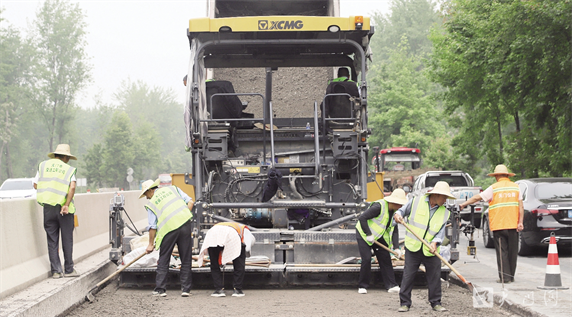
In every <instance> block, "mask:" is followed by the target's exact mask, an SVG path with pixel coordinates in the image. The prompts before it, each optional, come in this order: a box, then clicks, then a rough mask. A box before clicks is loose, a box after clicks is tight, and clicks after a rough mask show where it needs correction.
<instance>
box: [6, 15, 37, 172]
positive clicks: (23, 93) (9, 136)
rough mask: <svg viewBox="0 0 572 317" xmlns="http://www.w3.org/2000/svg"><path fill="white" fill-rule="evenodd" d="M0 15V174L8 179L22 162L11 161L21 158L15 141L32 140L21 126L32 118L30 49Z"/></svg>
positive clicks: (20, 170) (18, 168)
mask: <svg viewBox="0 0 572 317" xmlns="http://www.w3.org/2000/svg"><path fill="white" fill-rule="evenodd" d="M2 12H3V10H2V9H0V56H2V58H0V142H1V143H0V166H3V167H4V166H5V167H6V168H5V169H4V168H2V171H0V175H5V177H6V178H9V177H16V176H20V175H21V174H22V169H21V168H20V167H21V165H22V164H21V163H22V160H13V159H12V157H19V156H20V155H18V154H20V152H21V151H20V146H21V143H18V142H14V141H19V140H18V137H19V136H21V134H25V135H26V137H28V138H30V139H33V134H32V133H30V132H29V131H30V129H29V128H28V127H27V124H26V125H23V124H22V123H23V122H26V123H28V124H33V121H28V120H30V119H32V118H30V116H29V114H28V112H29V111H28V110H29V101H30V100H29V96H30V87H31V86H30V84H29V83H30V77H31V72H30V66H31V60H30V55H31V46H30V45H29V43H28V42H27V41H26V40H25V39H24V38H22V37H21V35H20V32H19V31H18V30H16V29H14V28H13V27H12V26H10V25H9V24H8V23H7V22H6V21H5V20H4V19H2V18H1V14H2ZM14 154H15V155H14ZM2 163H3V164H2ZM22 176H23V175H22Z"/></svg>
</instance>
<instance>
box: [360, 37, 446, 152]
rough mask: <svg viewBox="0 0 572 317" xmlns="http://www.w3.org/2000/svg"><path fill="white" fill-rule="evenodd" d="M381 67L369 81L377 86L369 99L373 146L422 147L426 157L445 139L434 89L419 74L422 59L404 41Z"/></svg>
mask: <svg viewBox="0 0 572 317" xmlns="http://www.w3.org/2000/svg"><path fill="white" fill-rule="evenodd" d="M374 67H378V66H374ZM379 67H380V69H379V70H378V76H376V77H374V78H372V79H370V81H373V83H374V84H375V85H374V89H372V91H371V92H370V95H369V105H370V110H369V112H370V116H369V122H370V127H371V128H372V137H371V138H370V144H375V145H379V146H380V147H381V148H387V147H391V146H405V147H419V148H421V150H422V154H423V153H425V151H427V150H428V149H429V148H431V146H432V144H433V140H434V139H436V137H442V136H444V135H445V125H444V120H443V118H442V114H441V111H439V110H438V108H437V104H436V102H435V100H434V99H433V98H432V94H433V90H434V89H435V86H434V84H432V83H431V82H430V81H429V80H428V79H427V77H426V76H425V75H424V72H423V71H419V68H422V62H421V59H420V58H419V57H416V56H413V55H412V54H411V53H410V51H409V48H408V42H407V39H406V38H405V37H404V38H403V40H402V42H401V44H400V45H399V46H398V48H396V49H394V50H392V52H391V55H390V57H389V60H388V61H386V62H383V63H381V65H380V66H379Z"/></svg>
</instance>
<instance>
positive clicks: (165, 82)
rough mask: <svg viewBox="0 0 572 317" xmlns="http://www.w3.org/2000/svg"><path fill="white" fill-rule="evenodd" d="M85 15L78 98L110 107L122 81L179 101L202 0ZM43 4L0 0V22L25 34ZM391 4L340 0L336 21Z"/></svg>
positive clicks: (94, 5) (107, 7)
mask: <svg viewBox="0 0 572 317" xmlns="http://www.w3.org/2000/svg"><path fill="white" fill-rule="evenodd" d="M71 2H74V3H75V2H79V3H80V7H81V8H82V10H83V11H84V13H85V14H86V22H87V32H88V35H87V42H88V49H87V52H88V55H89V56H90V63H91V65H92V66H93V67H92V75H93V82H92V83H91V84H90V87H89V88H88V89H86V90H85V91H84V92H83V94H82V96H81V97H80V98H79V103H80V105H81V106H84V107H91V106H93V105H94V104H95V103H94V101H93V100H94V98H101V100H102V101H104V102H106V103H110V102H112V101H113V97H112V96H113V94H114V93H115V92H116V90H117V88H118V87H119V86H120V83H121V82H122V81H124V80H127V79H131V80H132V81H135V80H141V81H143V82H145V83H147V84H148V85H150V86H158V87H163V88H166V89H172V90H173V91H174V92H175V93H176V94H177V96H178V98H177V100H178V101H179V102H180V103H181V104H182V103H183V102H184V94H185V91H184V86H183V85H182V79H183V76H184V74H185V71H186V69H187V66H188V59H189V42H188V39H187V36H186V30H187V27H188V20H189V19H191V18H198V17H205V16H206V3H207V1H206V0H185V1H168V0H167V1H141V0H138V1H135V0H123V1H115V0H89V1H88V0H79V1H71ZM41 3H43V1H38V0H16V1H14V0H0V7H2V8H3V9H4V11H3V12H2V18H3V19H4V21H2V23H3V24H4V23H8V24H11V25H13V26H14V27H16V28H18V29H19V30H21V31H23V32H25V31H26V29H28V27H29V25H31V24H32V22H33V21H34V19H35V16H36V12H37V10H38V8H39V6H40V4H41ZM389 3H390V0H363V1H361V0H341V1H340V7H341V14H340V15H341V16H343V17H345V16H350V15H366V16H371V13H372V12H374V11H380V12H382V13H387V11H388V8H389Z"/></svg>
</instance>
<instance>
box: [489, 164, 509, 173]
mask: <svg viewBox="0 0 572 317" xmlns="http://www.w3.org/2000/svg"><path fill="white" fill-rule="evenodd" d="M496 175H508V176H514V175H516V174H515V173H509V172H508V168H506V166H505V165H504V164H499V165H497V166H496V167H495V171H494V172H493V173H489V174H487V176H496Z"/></svg>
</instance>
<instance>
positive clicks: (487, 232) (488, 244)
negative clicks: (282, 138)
mask: <svg viewBox="0 0 572 317" xmlns="http://www.w3.org/2000/svg"><path fill="white" fill-rule="evenodd" d="M483 244H484V245H485V248H489V249H491V248H494V247H495V243H494V241H493V237H492V232H491V229H490V227H489V218H487V217H483Z"/></svg>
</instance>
